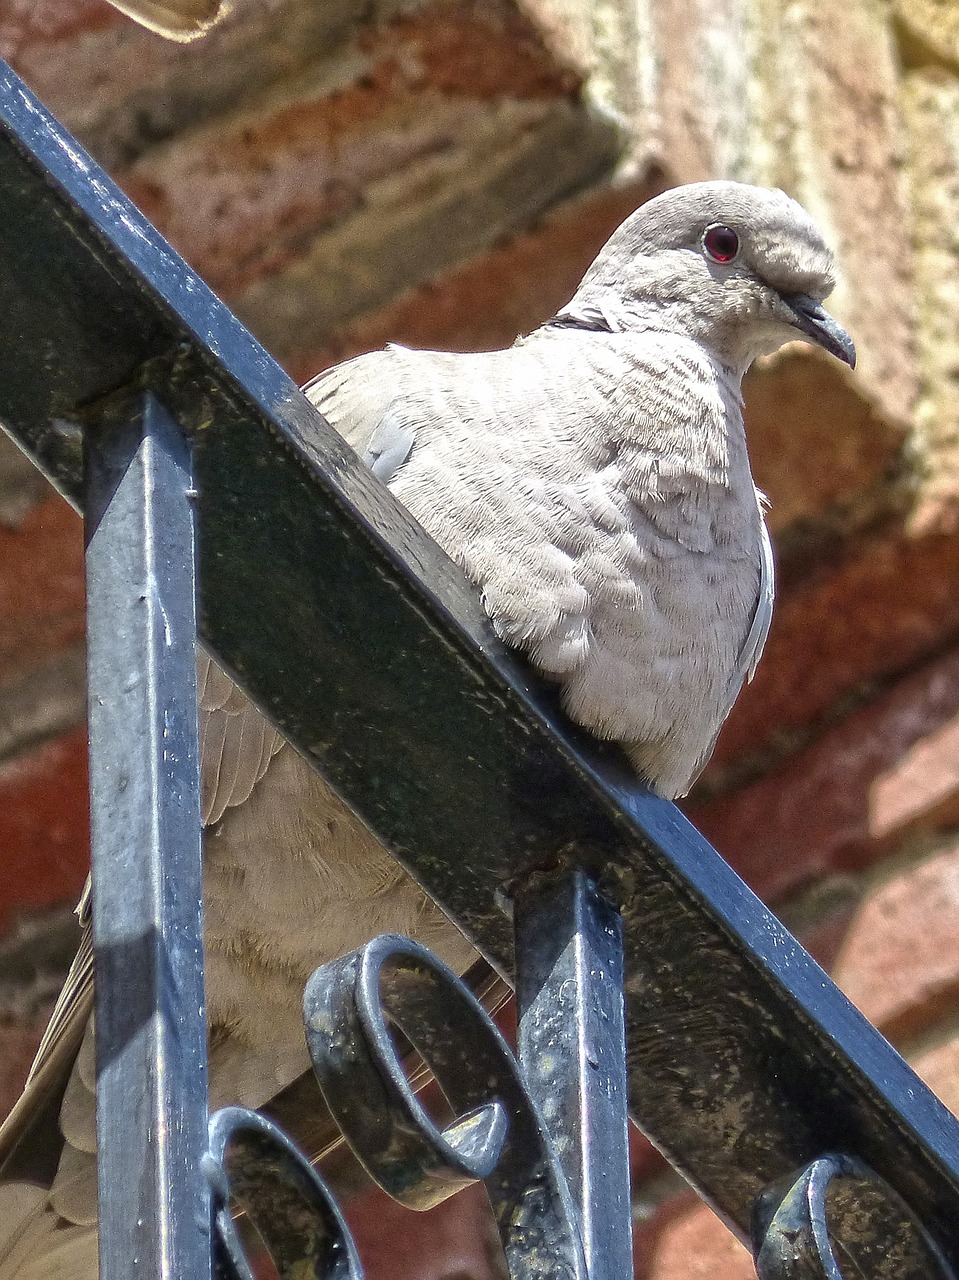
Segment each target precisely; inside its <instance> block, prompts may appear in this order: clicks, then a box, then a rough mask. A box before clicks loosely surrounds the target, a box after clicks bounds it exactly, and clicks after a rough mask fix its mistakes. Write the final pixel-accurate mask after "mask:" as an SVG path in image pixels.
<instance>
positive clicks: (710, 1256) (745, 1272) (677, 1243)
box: [633, 1193, 756, 1280]
mask: <svg viewBox="0 0 959 1280" xmlns="http://www.w3.org/2000/svg"><path fill="white" fill-rule="evenodd" d="M633 1257H634V1259H635V1276H636V1280H700V1278H701V1280H756V1272H755V1270H754V1268H753V1263H752V1258H751V1257H750V1255H749V1253H748V1251H747V1250H746V1249H745V1248H744V1247H743V1246H742V1245H741V1244H740V1243H739V1241H738V1240H737V1239H736V1237H735V1236H734V1235H733V1234H732V1232H730V1231H729V1229H728V1228H727V1227H725V1226H724V1225H723V1223H722V1222H720V1220H719V1218H717V1217H716V1215H715V1214H714V1213H713V1212H712V1210H710V1209H708V1208H707V1207H706V1205H704V1204H702V1203H701V1202H700V1201H699V1200H697V1199H696V1197H695V1196H693V1195H692V1194H691V1193H690V1194H684V1195H678V1196H673V1197H671V1198H670V1199H669V1200H667V1201H665V1202H664V1203H663V1204H662V1205H661V1206H660V1207H659V1208H658V1209H657V1211H656V1212H655V1213H654V1214H653V1216H652V1217H651V1218H650V1219H649V1220H648V1221H647V1222H645V1223H643V1224H642V1225H641V1226H639V1225H638V1226H637V1228H636V1230H635V1235H634V1241H633Z"/></svg>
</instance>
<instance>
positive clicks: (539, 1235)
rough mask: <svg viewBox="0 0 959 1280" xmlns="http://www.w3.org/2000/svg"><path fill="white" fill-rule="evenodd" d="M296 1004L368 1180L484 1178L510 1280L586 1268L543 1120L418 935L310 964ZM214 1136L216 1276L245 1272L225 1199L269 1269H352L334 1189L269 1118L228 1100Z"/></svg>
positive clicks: (541, 1278) (397, 1183) (427, 1193)
mask: <svg viewBox="0 0 959 1280" xmlns="http://www.w3.org/2000/svg"><path fill="white" fill-rule="evenodd" d="M304 1013H305V1019H306V1034H307V1043H308V1045H309V1048H310V1055H311V1057H312V1060H313V1065H314V1070H315V1072H316V1077H317V1080H318V1082H319V1085H320V1088H321V1091H322V1093H323V1096H324V1098H325V1100H326V1103H327V1105H328V1107H329V1108H330V1111H331V1112H332V1114H333V1117H334V1119H335V1120H336V1121H337V1123H338V1124H339V1126H340V1128H341V1130H342V1132H343V1134H344V1136H345V1137H346V1139H347V1141H348V1142H349V1144H350V1146H351V1147H352V1149H353V1151H354V1153H355V1154H356V1156H357V1158H358V1159H359V1160H360V1162H361V1163H362V1164H363V1166H364V1168H365V1169H366V1170H367V1172H368V1173H369V1174H370V1176H371V1177H372V1178H373V1180H374V1181H375V1182H376V1183H377V1185H379V1186H380V1187H382V1188H383V1190H385V1191H386V1192H388V1193H389V1194H390V1195H391V1196H392V1197H393V1198H394V1199H396V1200H398V1201H400V1202H401V1203H402V1204H405V1205H407V1206H409V1207H410V1208H414V1209H427V1208H429V1207H431V1206H433V1205H435V1204H438V1203H439V1202H441V1201H442V1200H445V1199H447V1198H448V1197H449V1196H451V1195H453V1194H455V1193H456V1192H457V1191H459V1190H461V1189H462V1188H463V1187H465V1186H467V1185H469V1184H470V1183H472V1182H476V1181H479V1180H482V1181H483V1182H485V1184H486V1188H487V1191H488V1193H489V1197H490V1203H491V1205H492V1208H493V1213H494V1216H495V1218H496V1221H497V1225H498V1227H499V1233H500V1239H501V1241H502V1244H503V1251H504V1254H505V1257H506V1262H507V1266H508V1267H509V1271H510V1275H511V1276H512V1277H513V1280H587V1274H588V1273H587V1269H586V1263H585V1258H584V1255H583V1250H582V1244H581V1240H580V1233H579V1225H578V1222H577V1216H576V1211H575V1207H574V1205H573V1201H572V1199H571V1197H570V1194H569V1190H568V1188H567V1186H566V1181H565V1177H564V1175H563V1172H562V1169H561V1168H560V1165H559V1162H558V1161H557V1159H556V1155H555V1153H554V1150H553V1146H552V1143H551V1140H550V1135H549V1133H548V1132H547V1129H546V1126H545V1124H544V1122H543V1118H542V1116H541V1114H540V1112H539V1110H538V1108H537V1107H536V1105H535V1103H534V1102H533V1101H532V1099H531V1098H530V1095H529V1093H528V1091H527V1089H526V1087H525V1084H524V1081H523V1077H522V1073H521V1070H520V1067H519V1065H518V1063H517V1062H516V1060H515V1058H514V1057H513V1055H512V1053H511V1052H510V1050H509V1048H508V1046H507V1044H506V1042H505V1041H504V1040H503V1037H502V1036H501V1035H500V1033H499V1031H498V1030H497V1028H496V1025H495V1024H494V1023H493V1021H492V1019H491V1018H490V1017H489V1015H488V1014H487V1013H486V1011H485V1010H484V1009H483V1007H482V1005H481V1004H480V1003H479V1001H478V1000H477V999H476V998H475V996H474V995H473V994H472V992H470V991H469V989H468V988H467V987H466V986H465V985H464V984H463V983H462V982H461V980H460V979H459V978H458V977H457V975H456V974H455V973H453V971H452V970H451V969H449V968H448V967H447V966H446V965H444V964H443V963H442V962H441V961H439V960H438V959H437V958H436V957H435V956H433V955H432V954H431V953H430V952H429V951H427V950H426V948H425V947H422V946H420V945H419V944H418V943H415V942H411V941H410V940H409V939H407V938H400V937H396V936H394V935H390V934H386V935H383V936H381V937H379V938H376V939H374V940H373V941H372V942H370V943H368V944H367V945H366V946H365V947H362V948H361V949H360V950H358V951H354V952H352V953H351V954H350V955H348V956H344V957H343V958H342V959H340V960H337V961H334V962H332V963H330V964H328V965H324V966H322V967H321V968H320V969H318V970H317V971H316V973H314V975H313V977H312V978H311V979H310V981H309V983H308V984H307V988H306V994H305V997H304ZM391 1026H392V1027H393V1028H395V1029H396V1030H397V1031H399V1032H401V1033H402V1035H403V1036H404V1037H405V1038H406V1039H407V1040H408V1041H409V1043H410V1044H412V1045H413V1047H414V1048H415V1049H416V1050H417V1052H418V1053H419V1054H420V1055H421V1056H422V1057H423V1058H424V1060H425V1061H426V1062H427V1064H428V1065H429V1067H430V1069H431V1071H432V1073H433V1075H434V1078H435V1079H436V1080H437V1082H438V1083H439V1085H440V1087H441V1089H442V1091H443V1093H444V1095H445V1097H446V1098H447V1100H448V1101H449V1103H450V1105H451V1106H452V1108H453V1109H454V1111H455V1112H456V1113H457V1114H456V1118H455V1119H454V1120H453V1121H452V1122H451V1123H450V1124H448V1125H447V1126H446V1127H445V1128H444V1129H443V1130H442V1131H441V1130H439V1129H438V1128H437V1126H436V1125H435V1124H434V1122H433V1120H432V1119H431V1118H430V1116H429V1115H428V1114H427V1112H426V1111H425V1109H424V1108H423V1106H422V1104H421V1103H420V1101H419V1100H418V1099H417V1097H416V1095H415V1093H414V1092H413V1090H412V1088H411V1087H410V1084H409V1081H408V1079H407V1077H406V1074H405V1072H404V1069H403V1066H402V1063H401V1061H400V1057H399V1053H398V1051H397V1045H396V1040H395V1033H394V1031H392V1030H391ZM210 1135H211V1137H210V1143H211V1146H210V1155H209V1157H208V1158H207V1162H206V1168H207V1171H208V1175H209V1177H210V1180H211V1185H212V1187H213V1194H214V1211H215V1215H216V1234H217V1239H218V1243H219V1248H220V1255H219V1256H220V1267H221V1268H222V1269H223V1270H224V1273H225V1274H226V1275H228V1276H231V1277H236V1278H237V1280H252V1273H251V1271H250V1268H249V1264H248V1262H247V1260H246V1257H245V1255H244V1252H243V1246H242V1243H241V1241H240V1238H239V1235H238V1233H237V1231H236V1228H235V1226H234V1224H233V1222H232V1219H231V1215H230V1206H231V1201H234V1202H236V1203H237V1204H239V1205H240V1206H241V1207H243V1208H244V1209H245V1210H247V1211H248V1212H249V1213H250V1215H251V1217H252V1219H253V1221H254V1223H255V1225H256V1226H257V1227H258V1229H259V1231H260V1233H261V1235H262V1237H263V1238H264V1240H265V1242H266V1244H267V1247H268V1248H269V1250H270V1253H271V1256H272V1258H273V1260H274V1262H275V1263H276V1265H277V1268H278V1270H279V1272H280V1275H281V1277H286V1276H290V1277H292V1276H294V1275H296V1276H302V1275H305V1274H309V1275H313V1276H315V1277H317V1280H320V1278H321V1277H322V1280H357V1277H359V1274H360V1272H359V1263H358V1261H357V1257H356V1252H355V1247H354V1246H353V1243H352V1241H351V1239H350V1236H349V1232H348V1230H347V1228H346V1226H345V1224H344V1222H343V1219H342V1217H341V1215H340V1213H339V1210H338V1208H337V1207H336V1204H335V1202H334V1200H333V1199H332V1197H331V1195H330V1193H329V1191H328V1190H327V1188H326V1187H325V1186H324V1184H323V1182H322V1181H321V1179H320V1178H319V1177H318V1175H317V1173H316V1171H315V1170H313V1169H312V1168H311V1166H310V1164H309V1162H308V1161H307V1160H306V1157H305V1156H303V1155H302V1153H301V1152H299V1151H298V1150H297V1148H296V1147H295V1146H294V1145H293V1143H292V1142H291V1141H290V1140H289V1138H287V1137H286V1136H285V1135H284V1134H283V1133H282V1131H281V1130H279V1129H278V1128H277V1127H276V1126H275V1125H273V1124H272V1123H271V1122H270V1121H268V1120H266V1119H264V1118H263V1117H261V1116H258V1115H256V1114H255V1113H254V1112H250V1111H246V1110H244V1109H241V1108H237V1107H231V1108H227V1109H225V1110H223V1111H220V1112H218V1113H217V1114H216V1115H215V1116H214V1117H213V1119H212V1121H211V1125H210ZM304 1267H306V1268H309V1270H307V1271H304V1270H302V1268H304ZM628 1274H629V1273H628V1272H622V1273H619V1274H618V1275H614V1274H613V1273H608V1272H602V1271H600V1272H596V1273H594V1275H595V1280H626V1278H627V1275H628Z"/></svg>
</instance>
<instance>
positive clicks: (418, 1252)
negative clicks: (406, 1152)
mask: <svg viewBox="0 0 959 1280" xmlns="http://www.w3.org/2000/svg"><path fill="white" fill-rule="evenodd" d="M348 1218H349V1223H350V1228H351V1230H352V1231H353V1233H354V1237H355V1239H356V1243H357V1247H358V1248H359V1251H360V1257H361V1261H362V1263H363V1267H364V1270H365V1272H366V1275H367V1277H368V1280H378V1278H379V1277H382V1278H383V1280H386V1278H387V1277H389V1280H501V1277H502V1274H503V1272H502V1269H501V1268H500V1267H497V1266H496V1265H495V1261H494V1259H495V1254H496V1251H497V1250H498V1249H499V1241H498V1237H497V1236H496V1230H495V1225H494V1222H493V1215H492V1212H491V1210H490V1208H489V1201H488V1200H487V1198H486V1192H485V1189H484V1188H483V1187H482V1186H474V1187H468V1188H467V1189H466V1190H465V1191H463V1192H461V1193H460V1194H459V1195H457V1196H454V1197H453V1199H451V1200H447V1201H445V1202H444V1203H443V1204H441V1205H438V1206H437V1207H436V1208H435V1209H430V1210H429V1211H427V1212H426V1213H414V1212H412V1211H411V1210H409V1209H403V1208H402V1207H401V1206H400V1205H398V1204H397V1203H396V1202H395V1201H393V1200H391V1199H390V1198H389V1197H388V1196H386V1195H385V1194H384V1193H382V1192H379V1191H376V1192H369V1193H367V1194H365V1195H363V1196H361V1197H360V1198H359V1199H357V1200H355V1201H354V1202H353V1204H351V1205H350V1208H349V1211H348ZM491 1255H492V1258H491Z"/></svg>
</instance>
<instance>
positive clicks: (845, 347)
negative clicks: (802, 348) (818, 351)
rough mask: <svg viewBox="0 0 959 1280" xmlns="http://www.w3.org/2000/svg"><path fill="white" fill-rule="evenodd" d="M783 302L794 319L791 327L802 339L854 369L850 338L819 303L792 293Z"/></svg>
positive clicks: (854, 360)
mask: <svg viewBox="0 0 959 1280" xmlns="http://www.w3.org/2000/svg"><path fill="white" fill-rule="evenodd" d="M783 301H784V302H785V303H786V306H787V307H788V308H789V309H790V311H791V312H792V313H793V316H794V317H795V319H794V320H793V321H792V323H793V325H794V326H795V327H796V328H797V329H798V330H799V332H800V333H801V334H803V336H804V337H806V338H808V339H809V341H810V342H815V343H816V345H817V346H820V347H822V348H823V350H825V351H828V352H829V354H830V355H832V356H835V357H836V359H837V360H842V362H843V363H844V364H848V365H849V367H850V369H855V367H856V348H855V346H854V345H853V340H852V338H850V336H849V334H848V333H847V332H846V330H845V329H844V328H843V327H842V325H838V324H836V322H835V320H834V319H833V318H832V316H831V315H830V314H829V312H828V311H826V309H825V308H824V307H823V305H822V303H821V302H817V301H816V299H815V298H810V297H809V295H808V294H805V293H794V294H792V295H791V296H790V297H786V298H784V299H783Z"/></svg>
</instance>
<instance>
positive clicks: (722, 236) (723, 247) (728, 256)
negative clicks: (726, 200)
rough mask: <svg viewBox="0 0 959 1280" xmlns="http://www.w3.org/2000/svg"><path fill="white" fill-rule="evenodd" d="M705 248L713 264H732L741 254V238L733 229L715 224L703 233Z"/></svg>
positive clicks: (718, 223)
mask: <svg viewBox="0 0 959 1280" xmlns="http://www.w3.org/2000/svg"><path fill="white" fill-rule="evenodd" d="M703 248H704V249H705V250H706V253H707V254H708V256H709V257H710V258H712V260H713V262H732V260H733V258H735V256H736V254H737V253H738V252H739V236H737V234H736V232H735V231H734V230H733V229H732V227H724V226H723V225H722V223H720V222H714V223H713V225H712V226H711V227H707V228H706V230H705V231H704V232H703Z"/></svg>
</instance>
